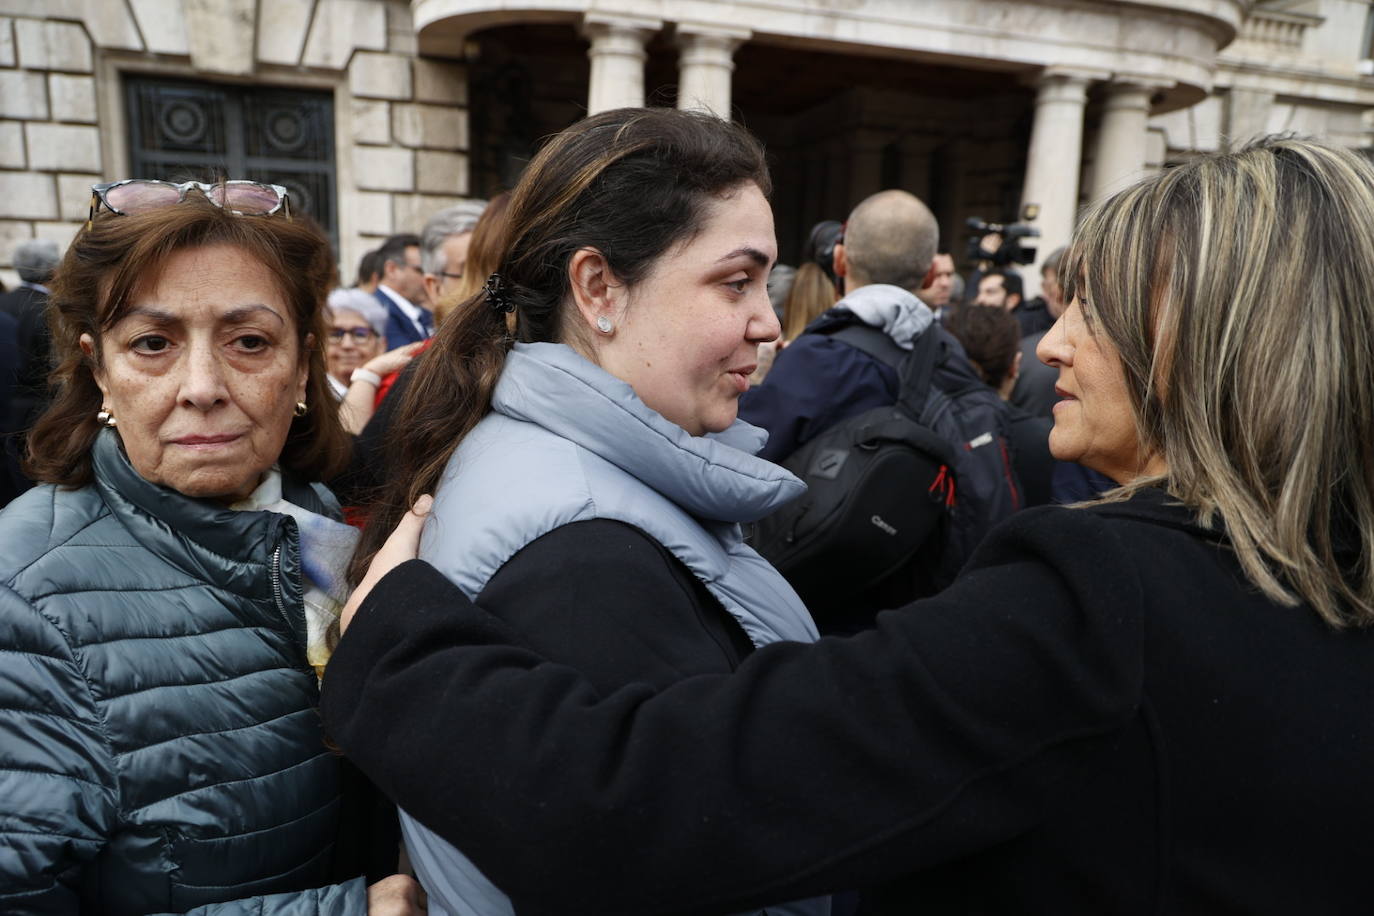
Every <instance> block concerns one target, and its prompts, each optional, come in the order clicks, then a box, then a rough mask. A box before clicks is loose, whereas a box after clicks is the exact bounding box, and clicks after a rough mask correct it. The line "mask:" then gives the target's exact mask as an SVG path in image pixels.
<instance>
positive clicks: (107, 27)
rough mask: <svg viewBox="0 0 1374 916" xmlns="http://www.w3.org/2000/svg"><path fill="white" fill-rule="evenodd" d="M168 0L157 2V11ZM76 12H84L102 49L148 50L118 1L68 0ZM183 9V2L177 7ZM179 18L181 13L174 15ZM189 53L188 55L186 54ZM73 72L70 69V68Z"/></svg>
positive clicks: (97, 44)
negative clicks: (178, 15)
mask: <svg viewBox="0 0 1374 916" xmlns="http://www.w3.org/2000/svg"><path fill="white" fill-rule="evenodd" d="M164 3H165V0H153V6H154V9H160V8H161V7H162V6H163V5H164ZM64 5H65V6H66V7H67V8H68V10H69V11H70V12H72V13H76V12H77V11H78V10H79V11H80V16H81V18H82V20H83V21H84V22H85V23H86V29H87V30H88V31H89V32H90V33H91V40H92V41H94V42H95V44H96V47H98V48H107V49H116V48H118V49H123V50H126V51H146V50H148V49H147V48H145V47H144V46H143V39H142V37H141V36H140V35H139V32H138V24H137V23H135V22H134V17H133V14H132V13H131V12H130V11H129V7H128V6H127V5H126V4H125V3H123V2H119V3H116V2H114V0H66V3H65V4H64ZM177 5H178V6H181V5H182V3H181V2H179V3H178V4H177ZM173 15H177V14H173ZM183 53H185V52H183ZM67 69H70V68H67Z"/></svg>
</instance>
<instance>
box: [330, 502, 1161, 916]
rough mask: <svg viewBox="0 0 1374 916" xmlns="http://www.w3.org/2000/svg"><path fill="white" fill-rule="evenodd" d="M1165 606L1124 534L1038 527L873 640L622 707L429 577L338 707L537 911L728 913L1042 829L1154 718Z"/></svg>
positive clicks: (412, 569)
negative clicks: (1153, 657)
mask: <svg viewBox="0 0 1374 916" xmlns="http://www.w3.org/2000/svg"><path fill="white" fill-rule="evenodd" d="M401 553H404V552H403V551H402V552H401ZM391 562H395V558H394V557H393V559H392V560H391ZM1142 604H1143V598H1142V589H1141V584H1140V582H1139V579H1138V577H1137V574H1136V567H1135V565H1134V564H1133V563H1132V562H1131V561H1130V557H1129V553H1128V550H1127V548H1126V547H1124V546H1123V545H1122V544H1121V543H1120V542H1118V541H1117V539H1116V537H1115V535H1114V534H1113V532H1112V529H1111V523H1110V522H1109V521H1106V520H1103V519H1100V518H1097V517H1095V516H1094V515H1092V514H1091V513H1087V512H1080V511H1073V510H1064V509H1049V510H1039V511H1035V510H1033V511H1030V512H1027V513H1023V514H1022V515H1020V516H1018V517H1016V518H1014V519H1012V520H1011V521H1010V522H1009V523H1008V524H1006V525H1004V526H1003V527H1002V528H1001V529H999V530H998V531H997V532H996V533H995V534H994V535H993V536H992V537H991V538H990V539H989V541H988V543H987V544H986V545H985V547H984V548H983V549H982V550H980V551H979V553H978V554H977V555H976V556H975V558H974V560H973V562H972V563H971V565H970V568H969V569H968V570H966V572H965V574H964V575H963V576H962V577H961V578H960V580H959V581H958V582H957V583H956V584H955V585H954V586H952V587H951V588H950V589H949V590H947V591H946V592H944V593H943V594H942V595H940V596H938V597H936V598H933V599H929V600H926V601H923V602H920V603H918V604H914V605H911V606H910V607H908V608H905V609H903V610H901V611H898V612H889V613H886V614H883V615H880V617H879V620H878V624H877V627H876V628H875V629H874V630H872V631H870V632H868V633H865V634H861V635H859V636H856V637H853V638H850V639H844V640H838V639H824V640H822V641H821V642H819V643H817V644H815V645H810V646H807V645H801V644H796V643H783V644H777V645H774V646H769V647H766V648H764V649H761V650H759V651H758V652H756V653H754V655H752V656H751V657H750V658H749V659H748V660H746V661H745V663H744V664H743V665H742V666H741V667H740V669H739V670H738V671H737V672H735V673H734V674H732V675H723V676H703V677H696V678H690V679H688V680H686V681H683V682H681V683H678V684H675V685H673V686H670V687H668V688H666V689H664V690H661V691H653V690H651V689H649V688H647V687H643V686H631V687H626V688H623V689H621V690H618V691H615V692H614V693H610V694H607V695H601V694H598V693H597V691H596V690H594V689H593V688H592V686H591V685H590V684H589V683H588V682H587V681H586V679H584V678H583V677H582V676H581V675H579V674H578V673H577V672H576V671H574V670H572V669H569V668H565V667H560V666H557V665H553V664H550V663H547V662H545V661H544V660H543V659H541V658H540V657H539V656H537V655H535V654H533V653H531V652H529V651H527V650H524V649H521V648H518V647H516V646H514V645H511V644H510V643H512V642H513V641H514V640H515V635H514V634H513V633H512V632H511V631H509V630H508V629H506V628H505V627H503V625H502V624H501V623H500V621H498V620H496V619H495V618H493V617H491V616H490V615H487V614H485V613H484V612H483V611H481V610H480V609H479V608H477V607H474V606H473V605H471V604H470V603H469V602H467V601H466V600H465V599H464V598H463V596H462V594H461V593H460V592H458V590H457V589H455V588H453V587H452V586H451V585H450V584H449V583H448V582H447V580H445V579H444V578H443V577H442V576H440V575H439V574H438V573H436V572H435V571H434V570H433V569H432V568H430V567H429V566H427V565H426V564H424V563H420V562H409V563H403V564H402V565H400V566H399V567H397V568H396V569H395V570H394V571H393V572H391V573H390V574H389V575H386V576H385V577H384V578H382V579H381V580H380V581H379V582H378V583H377V585H376V587H375V588H374V589H373V590H372V592H371V593H370V594H369V595H368V596H367V598H366V600H365V601H364V602H363V605H362V608H361V610H360V611H359V613H358V615H357V616H356V618H355V619H354V621H353V624H352V627H351V628H350V629H349V631H348V633H347V635H346V637H345V638H344V640H343V642H342V643H341V645H340V647H339V649H338V651H337V652H336V654H335V656H334V660H333V661H332V662H331V664H330V668H329V670H328V672H327V675H326V677H325V687H324V698H323V704H322V708H323V711H324V714H325V720H326V724H327V727H328V729H329V732H330V734H331V735H332V736H333V737H334V738H335V740H337V741H338V742H339V744H340V745H341V746H342V747H343V749H344V750H345V752H346V753H348V754H349V755H350V756H351V757H353V759H354V760H356V761H357V762H358V764H359V765H360V766H361V767H362V768H363V770H364V771H366V772H367V773H368V774H369V775H370V776H371V777H372V778H373V779H374V780H376V781H377V783H378V784H379V786H380V787H381V788H382V789H383V790H384V791H386V792H387V793H388V794H390V795H391V796H392V797H393V798H394V799H395V800H396V801H397V802H399V803H400V804H401V805H403V806H404V807H405V808H406V809H407V810H409V811H411V812H412V813H414V814H415V815H416V816H417V817H419V818H420V819H421V820H422V821H425V822H426V823H427V824H428V825H429V826H430V827H432V828H433V829H435V830H436V831H438V832H439V833H440V834H442V835H444V836H445V837H446V838H447V839H449V840H450V841H452V842H453V843H454V844H455V845H456V846H458V847H459V848H460V849H462V850H463V851H464V852H465V853H467V854H468V855H469V856H470V857H471V858H472V859H473V860H474V861H475V862H476V863H477V865H478V866H479V867H480V868H481V869H482V870H483V871H484V872H485V873H486V874H487V875H488V876H490V877H491V878H492V880H493V881H495V883H496V884H497V885H498V886H500V887H501V888H502V889H503V890H505V891H507V892H508V893H509V894H510V895H511V896H512V897H513V898H514V901H515V904H516V907H517V909H519V910H520V911H521V912H529V913H555V912H558V913H574V912H578V913H580V912H586V913H625V914H629V913H634V914H656V913H661V914H669V913H705V912H724V911H727V910H729V909H740V908H744V907H746V906H750V905H760V904H763V903H766V902H767V901H769V900H778V899H789V898H797V897H804V896H809V895H813V894H818V893H824V892H828V891H833V890H835V889H838V888H843V887H856V886H865V885H869V884H873V883H876V882H878V881H881V880H884V879H888V878H892V877H896V876H898V875H901V874H904V873H907V872H910V871H913V870H915V869H918V868H921V867H923V866H929V865H934V864H938V863H940V862H943V861H947V860H949V859H952V858H955V857H958V856H960V855H962V854H965V853H968V852H969V851H972V850H976V849H979V848H983V847H985V846H988V845H991V844H993V843H996V842H999V841H1001V840H1003V839H1006V838H1007V837H1010V836H1013V835H1015V834H1017V833H1019V832H1021V831H1023V830H1025V829H1026V828H1027V827H1028V826H1030V825H1032V824H1034V823H1035V822H1036V821H1037V820H1038V819H1039V818H1040V817H1041V816H1042V815H1043V812H1044V811H1045V810H1046V809H1047V808H1048V807H1049V806H1050V805H1052V804H1053V800H1054V798H1055V796H1056V794H1057V793H1058V792H1059V791H1060V790H1061V789H1063V788H1064V787H1065V786H1066V784H1068V783H1071V781H1072V778H1073V775H1074V774H1075V772H1076V771H1077V769H1078V767H1079V766H1080V765H1081V764H1082V763H1083V762H1084V761H1085V760H1086V759H1088V758H1090V757H1092V756H1094V755H1095V754H1096V753H1097V752H1098V751H1099V750H1100V749H1101V748H1102V747H1103V746H1105V745H1106V744H1107V743H1108V742H1109V740H1110V737H1111V736H1112V735H1113V734H1115V733H1116V732H1117V731H1118V730H1120V729H1121V728H1122V727H1123V726H1124V725H1125V724H1126V723H1127V722H1128V721H1129V720H1130V719H1131V717H1132V716H1133V714H1134V712H1135V709H1136V706H1137V702H1138V699H1139V695H1140V689H1141V677H1142V668H1141V650H1142V646H1141V642H1142Z"/></svg>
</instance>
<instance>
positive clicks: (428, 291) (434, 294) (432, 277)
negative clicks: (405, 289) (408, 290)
mask: <svg viewBox="0 0 1374 916" xmlns="http://www.w3.org/2000/svg"><path fill="white" fill-rule="evenodd" d="M422 282H423V283H424V284H425V297H426V298H428V299H429V301H430V302H438V301H439V277H438V276H437V275H436V274H425V275H424V278H423V281H422Z"/></svg>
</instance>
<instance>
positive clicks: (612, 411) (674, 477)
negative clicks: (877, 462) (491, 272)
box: [492, 343, 806, 523]
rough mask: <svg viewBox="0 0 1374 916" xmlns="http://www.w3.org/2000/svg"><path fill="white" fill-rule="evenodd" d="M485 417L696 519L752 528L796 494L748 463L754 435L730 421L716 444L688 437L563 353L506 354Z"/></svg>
mask: <svg viewBox="0 0 1374 916" xmlns="http://www.w3.org/2000/svg"><path fill="white" fill-rule="evenodd" d="M492 409H493V410H495V411H497V412H498V413H502V414H505V415H506V416H509V417H511V418H513V419H517V420H525V421H528V422H530V423H534V424H537V425H539V426H542V427H544V428H545V429H547V430H549V431H550V432H553V433H555V434H557V435H559V436H562V437H563V438H565V439H568V440H570V441H572V442H574V443H576V444H578V445H580V446H582V447H583V448H585V449H587V450H588V451H590V452H592V453H593V454H595V455H597V456H599V457H601V458H604V459H605V460H607V461H609V462H611V463H612V464H614V465H616V466H617V467H619V468H620V469H621V470H623V471H625V472H626V473H627V474H629V475H630V476H632V477H634V478H636V479H638V480H641V481H643V482H644V483H645V484H647V485H649V486H650V487H652V488H653V489H655V490H657V491H658V492H659V493H662V494H663V495H664V496H666V497H667V498H668V499H670V500H672V501H673V502H675V503H677V504H678V505H679V506H681V507H682V508H683V509H685V510H687V511H688V512H689V513H691V514H692V515H693V516H695V517H697V518H700V519H710V520H715V521H722V522H730V523H735V522H752V521H755V520H757V519H759V518H762V517H763V516H765V515H767V514H768V513H770V512H772V511H773V510H774V509H776V508H777V507H778V506H781V505H782V504H783V503H786V502H788V501H789V500H791V499H794V498H796V497H797V496H799V495H801V493H802V491H803V490H805V488H806V487H805V484H803V483H802V482H801V481H800V480H798V479H797V478H796V477H794V476H792V474H790V473H788V472H787V471H785V470H783V469H782V468H781V467H779V466H777V465H775V464H773V463H772V462H770V461H764V460H763V459H761V458H757V457H755V454H754V453H755V452H757V451H758V450H759V449H761V448H762V447H763V443H764V442H765V441H766V439H767V434H766V433H765V432H764V431H763V430H761V429H759V428H758V427H755V426H750V425H749V424H748V423H745V422H744V421H742V420H736V421H735V422H734V424H733V425H731V426H730V428H729V429H726V430H725V431H724V432H721V433H719V434H717V435H714V436H693V435H691V434H690V433H688V432H687V431H686V430H684V429H683V428H682V427H680V426H678V425H677V424H675V423H671V422H669V421H668V420H665V419H664V418H663V417H662V416H661V415H660V414H659V413H658V412H657V411H655V410H653V409H651V408H650V407H649V406H648V405H646V404H645V403H644V402H643V401H641V400H640V399H639V396H638V395H637V394H635V392H634V389H633V388H631V387H630V386H629V385H628V384H627V383H625V382H623V381H621V380H620V379H618V378H616V377H615V376H613V375H611V374H610V373H608V372H606V371H605V370H603V369H601V368H600V367H598V366H595V365H593V364H592V363H591V362H589V361H588V360H586V359H584V358H583V357H582V356H580V355H579V354H578V353H577V352H576V351H574V350H573V349H572V348H571V347H568V346H566V345H564V344H551V343H535V344H523V343H519V344H516V345H515V349H514V350H513V351H512V352H511V353H510V354H509V355H508V356H507V357H506V365H505V368H504V369H503V370H502V373H501V379H500V381H499V382H498V383H497V385H496V390H495V392H494V393H493V395H492ZM665 445H667V446H668V447H667V448H665V447H664V446H665Z"/></svg>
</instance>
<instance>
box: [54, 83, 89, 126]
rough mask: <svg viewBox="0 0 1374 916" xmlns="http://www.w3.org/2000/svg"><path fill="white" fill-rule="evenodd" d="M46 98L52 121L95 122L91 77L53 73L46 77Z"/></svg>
mask: <svg viewBox="0 0 1374 916" xmlns="http://www.w3.org/2000/svg"><path fill="white" fill-rule="evenodd" d="M48 97H49V98H50V99H51V100H52V117H53V120H54V121H79V122H81V123H83V124H94V123H95V122H96V114H95V79H94V78H93V77H89V76H67V75H65V74H61V73H53V74H51V75H50V76H49V77H48Z"/></svg>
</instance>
